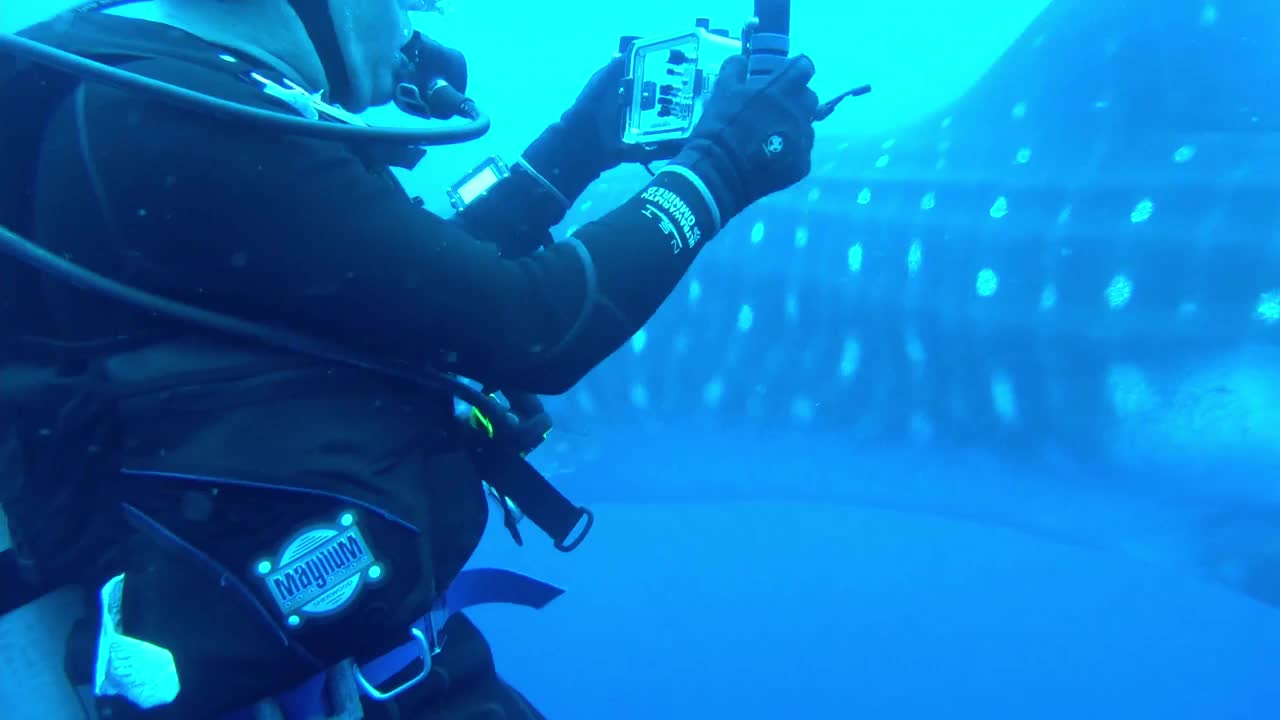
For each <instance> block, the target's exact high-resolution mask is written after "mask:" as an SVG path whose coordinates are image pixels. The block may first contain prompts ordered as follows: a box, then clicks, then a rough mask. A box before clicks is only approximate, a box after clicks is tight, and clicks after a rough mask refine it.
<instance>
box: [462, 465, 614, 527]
mask: <svg viewBox="0 0 1280 720" xmlns="http://www.w3.org/2000/svg"><path fill="white" fill-rule="evenodd" d="M475 461H476V467H477V468H478V469H479V470H480V473H481V476H482V477H483V478H484V480H485V481H486V482H488V483H489V484H490V485H492V486H493V488H494V489H495V490H497V491H498V492H500V493H502V494H503V495H505V496H506V497H508V498H510V499H511V502H513V503H515V504H516V506H517V507H519V508H520V510H521V512H523V513H524V515H525V517H527V518H529V520H530V521H531V522H532V523H533V524H534V525H537V526H538V528H539V529H540V530H542V531H543V532H545V533H546V534H547V535H549V536H550V537H551V539H552V540H554V541H555V544H556V549H557V550H559V551H561V552H570V551H572V550H573V549H574V548H576V547H578V546H579V545H581V544H582V541H583V539H585V538H586V537H587V533H589V532H591V526H592V525H593V524H595V515H593V514H592V512H591V511H590V510H588V509H587V508H585V507H582V506H579V505H574V504H573V502H572V501H571V500H569V498H567V497H565V496H564V495H562V494H560V491H559V490H556V488H555V486H554V485H552V484H551V481H550V480H548V479H547V478H546V477H544V476H543V475H542V473H540V472H538V469H537V468H535V467H534V466H532V465H530V464H529V461H528V460H526V459H525V458H523V457H521V456H519V455H517V454H515V453H491V452H477V453H476V454H475ZM579 527H581V529H579ZM575 530H577V532H576V534H575Z"/></svg>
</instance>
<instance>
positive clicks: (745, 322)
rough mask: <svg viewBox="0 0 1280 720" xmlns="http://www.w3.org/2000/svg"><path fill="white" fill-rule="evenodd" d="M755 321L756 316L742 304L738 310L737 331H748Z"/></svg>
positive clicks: (748, 307) (749, 307)
mask: <svg viewBox="0 0 1280 720" xmlns="http://www.w3.org/2000/svg"><path fill="white" fill-rule="evenodd" d="M755 320H756V314H755V312H754V311H752V309H751V306H750V305H748V304H746V303H743V304H742V307H740V308H738V330H740V331H742V332H747V331H749V330H750V329H751V326H752V325H753V324H754V323H755Z"/></svg>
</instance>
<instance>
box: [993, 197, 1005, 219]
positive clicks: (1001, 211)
mask: <svg viewBox="0 0 1280 720" xmlns="http://www.w3.org/2000/svg"><path fill="white" fill-rule="evenodd" d="M1008 214H1009V200H1008V198H1006V197H1005V196H1003V195H1001V196H1000V197H998V198H996V202H995V204H994V205H992V206H991V217H993V218H995V219H997V220H999V219H1000V218H1002V217H1004V216H1005V215H1008Z"/></svg>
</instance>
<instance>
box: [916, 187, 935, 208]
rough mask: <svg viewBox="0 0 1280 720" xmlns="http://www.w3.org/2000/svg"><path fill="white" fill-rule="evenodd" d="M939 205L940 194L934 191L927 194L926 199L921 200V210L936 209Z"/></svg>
mask: <svg viewBox="0 0 1280 720" xmlns="http://www.w3.org/2000/svg"><path fill="white" fill-rule="evenodd" d="M937 204H938V194H937V193H935V192H933V191H929V192H927V193H925V194H924V197H922V198H920V209H921V210H932V209H933V208H934V207H936V206H937Z"/></svg>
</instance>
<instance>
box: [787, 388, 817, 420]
mask: <svg viewBox="0 0 1280 720" xmlns="http://www.w3.org/2000/svg"><path fill="white" fill-rule="evenodd" d="M816 410H817V407H815V405H814V403H813V401H812V400H810V399H809V398H807V397H805V396H804V395H797V396H796V397H794V398H792V399H791V417H792V418H793V419H794V420H796V421H797V422H799V423H801V424H805V425H807V424H809V423H811V422H813V416H814V414H815V411H816Z"/></svg>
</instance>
